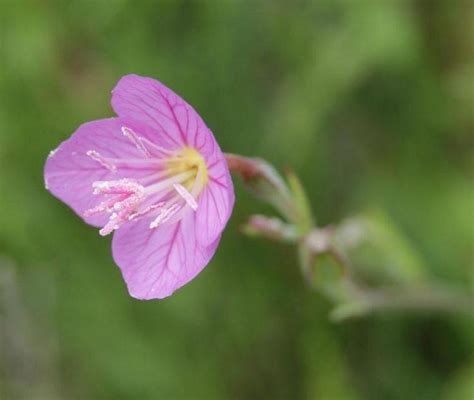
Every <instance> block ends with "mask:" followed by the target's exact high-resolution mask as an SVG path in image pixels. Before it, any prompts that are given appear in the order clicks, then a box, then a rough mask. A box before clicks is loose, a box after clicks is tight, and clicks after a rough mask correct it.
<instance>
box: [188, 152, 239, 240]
mask: <svg viewBox="0 0 474 400" xmlns="http://www.w3.org/2000/svg"><path fill="white" fill-rule="evenodd" d="M208 176H209V183H208V185H207V186H206V187H205V188H204V190H203V191H202V193H201V195H200V196H199V203H198V209H197V211H196V215H195V218H196V236H197V237H198V241H199V243H200V244H201V245H202V246H207V245H209V244H210V243H212V242H214V241H215V240H216V238H218V237H219V236H220V235H221V233H222V231H223V229H224V227H225V225H226V224H227V221H228V220H229V218H230V215H231V213H232V209H233V207H234V200H235V196H234V187H233V185H232V180H231V177H230V174H229V170H228V168H227V163H226V161H225V159H224V158H223V157H222V155H221V157H219V158H217V160H216V161H214V162H212V163H210V164H209V166H208Z"/></svg>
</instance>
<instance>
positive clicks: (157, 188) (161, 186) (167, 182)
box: [146, 171, 194, 193]
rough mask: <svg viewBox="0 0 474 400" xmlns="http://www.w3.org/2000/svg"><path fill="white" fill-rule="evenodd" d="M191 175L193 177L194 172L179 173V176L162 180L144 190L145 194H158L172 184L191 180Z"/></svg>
mask: <svg viewBox="0 0 474 400" xmlns="http://www.w3.org/2000/svg"><path fill="white" fill-rule="evenodd" d="M193 175H194V171H186V172H181V173H180V174H176V175H174V176H172V177H170V178H168V179H165V180H162V181H161V182H158V183H155V184H154V185H151V186H148V187H147V188H146V192H147V193H155V192H159V191H160V190H162V189H164V188H166V187H169V186H171V185H172V184H173V183H181V182H185V181H186V180H187V179H189V178H191V177H192V176H193Z"/></svg>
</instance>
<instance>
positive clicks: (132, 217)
mask: <svg viewBox="0 0 474 400" xmlns="http://www.w3.org/2000/svg"><path fill="white" fill-rule="evenodd" d="M165 204H166V203H165V202H164V201H161V202H159V203H156V204H152V205H151V206H148V207H146V208H145V209H143V210H142V211H137V212H135V213H132V214H130V215H129V217H128V220H129V221H133V220H135V219H137V218H140V217H143V216H144V215H146V214H149V213H150V212H152V211H153V210H156V209H158V208H161V207H163V206H164V205H165Z"/></svg>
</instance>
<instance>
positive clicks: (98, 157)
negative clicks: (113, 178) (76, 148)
mask: <svg viewBox="0 0 474 400" xmlns="http://www.w3.org/2000/svg"><path fill="white" fill-rule="evenodd" d="M86 154H87V155H88V156H89V157H90V158H92V159H93V160H94V161H97V162H98V163H99V164H100V165H102V166H103V167H104V168H107V169H108V170H109V171H110V172H115V171H117V167H116V166H115V164H113V163H112V162H110V160H109V159H107V158H106V157H103V156H102V155H101V154H100V153H99V152H97V151H95V150H89V151H87V152H86Z"/></svg>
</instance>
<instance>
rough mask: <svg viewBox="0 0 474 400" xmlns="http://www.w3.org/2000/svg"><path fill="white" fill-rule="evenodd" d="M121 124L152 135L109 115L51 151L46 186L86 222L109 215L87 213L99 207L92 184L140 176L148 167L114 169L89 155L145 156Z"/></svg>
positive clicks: (96, 222) (98, 223)
mask: <svg viewBox="0 0 474 400" xmlns="http://www.w3.org/2000/svg"><path fill="white" fill-rule="evenodd" d="M122 126H127V127H130V128H132V129H134V130H136V131H139V132H140V133H142V132H143V134H144V135H145V134H148V135H149V130H148V131H147V132H145V131H146V129H145V128H144V127H143V126H141V125H138V124H137V123H131V122H130V121H126V120H123V119H120V118H110V119H103V120H98V121H92V122H88V123H86V124H83V125H81V126H80V127H79V128H78V129H77V130H76V132H75V133H74V134H73V135H72V136H71V137H70V138H69V139H68V140H66V141H64V142H63V143H61V144H60V145H59V147H58V148H57V149H56V150H54V151H52V152H51V154H50V156H49V157H48V159H47V161H46V165H45V169H44V179H45V185H46V187H47V189H48V190H49V191H50V192H51V193H52V194H53V195H54V196H56V197H58V198H59V199H60V200H62V201H64V202H65V203H66V204H67V205H69V206H70V207H71V208H72V209H73V210H74V211H75V212H76V213H77V214H78V215H79V216H80V217H81V218H82V219H84V221H86V222H87V223H89V224H92V225H95V226H102V225H104V224H105V222H106V221H107V219H108V217H107V216H106V215H92V216H87V217H86V216H84V211H85V210H87V209H90V208H93V207H94V206H96V205H97V204H98V203H99V202H100V201H99V200H100V199H99V198H98V197H97V196H94V195H93V194H92V183H93V182H95V181H101V180H116V179H120V178H123V177H127V178H138V177H140V176H141V175H142V174H145V173H149V171H148V172H147V170H143V169H142V170H132V169H130V170H128V169H121V168H118V169H117V171H116V172H111V171H110V170H108V169H107V168H104V166H102V165H101V164H100V163H99V162H97V161H96V160H94V159H93V158H91V157H90V156H88V155H87V154H86V153H87V152H88V151H91V150H92V151H95V152H98V153H100V155H102V156H104V157H112V158H123V157H125V158H127V157H129V158H142V157H143V155H142V154H141V153H140V151H139V149H138V148H137V147H136V146H134V145H133V144H132V143H131V142H130V140H129V139H127V138H126V137H125V136H124V135H123V133H122V130H121V128H122Z"/></svg>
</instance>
